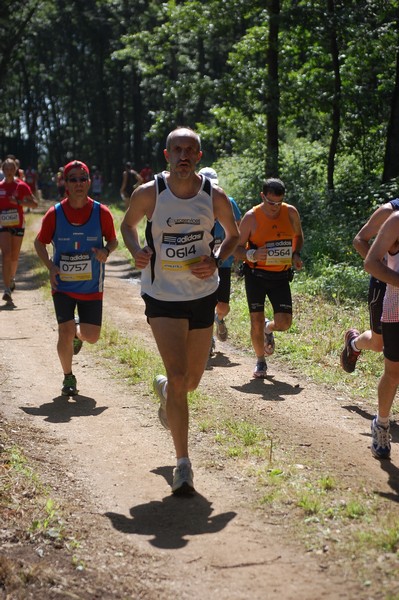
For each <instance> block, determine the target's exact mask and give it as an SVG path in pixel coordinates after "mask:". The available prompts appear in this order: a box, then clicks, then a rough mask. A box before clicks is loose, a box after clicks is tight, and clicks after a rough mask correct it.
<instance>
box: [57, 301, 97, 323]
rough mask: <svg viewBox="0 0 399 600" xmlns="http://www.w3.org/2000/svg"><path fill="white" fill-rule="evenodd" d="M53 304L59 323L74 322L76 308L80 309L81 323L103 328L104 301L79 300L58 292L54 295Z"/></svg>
mask: <svg viewBox="0 0 399 600" xmlns="http://www.w3.org/2000/svg"><path fill="white" fill-rule="evenodd" d="M53 302H54V308H55V314H56V317H57V323H67V322H68V321H73V320H74V314H75V308H76V307H77V309H78V315H79V321H80V322H81V323H87V324H88V325H98V326H100V327H101V323H102V316H103V301H102V300H77V299H76V298H72V297H71V296H68V294H63V293H62V292H56V293H55V294H53Z"/></svg>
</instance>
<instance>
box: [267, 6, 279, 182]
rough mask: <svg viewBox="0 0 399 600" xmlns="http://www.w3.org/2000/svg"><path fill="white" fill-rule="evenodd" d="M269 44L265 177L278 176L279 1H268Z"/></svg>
mask: <svg viewBox="0 0 399 600" xmlns="http://www.w3.org/2000/svg"><path fill="white" fill-rule="evenodd" d="M267 6H268V11H269V42H268V48H267V70H268V90H267V106H266V115H267V125H266V163H265V174H266V177H278V175H279V139H278V121H279V113H280V89H279V73H278V58H279V57H278V34H279V27H280V22H279V20H280V0H268V2H267Z"/></svg>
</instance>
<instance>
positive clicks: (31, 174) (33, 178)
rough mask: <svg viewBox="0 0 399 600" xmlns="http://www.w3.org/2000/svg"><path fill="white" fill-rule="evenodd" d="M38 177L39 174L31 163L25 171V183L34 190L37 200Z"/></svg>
mask: <svg viewBox="0 0 399 600" xmlns="http://www.w3.org/2000/svg"><path fill="white" fill-rule="evenodd" d="M38 179H39V176H38V174H37V171H36V170H35V169H33V168H32V167H31V166H30V165H29V166H28V168H27V169H26V171H25V183H27V184H28V185H29V187H30V189H31V190H32V194H33V195H34V197H35V198H36V200H38V189H37V183H38Z"/></svg>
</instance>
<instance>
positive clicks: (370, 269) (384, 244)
mask: <svg viewBox="0 0 399 600" xmlns="http://www.w3.org/2000/svg"><path fill="white" fill-rule="evenodd" d="M398 228H399V213H393V214H392V215H391V216H390V217H389V219H387V220H386V221H385V223H384V224H383V225H382V227H381V228H380V230H379V232H378V235H377V237H376V238H375V241H374V242H373V244H372V246H371V248H370V250H369V251H368V254H367V256H366V258H365V261H364V268H365V270H366V271H367V273H370V275H373V276H374V277H376V278H377V279H379V280H381V281H385V282H386V283H389V284H391V285H394V286H395V287H399V273H398V272H396V271H394V270H393V269H391V268H390V267H388V266H387V264H386V263H385V255H386V254H387V253H388V252H389V251H392V250H393V251H394V252H397V250H398V248H397V247H398Z"/></svg>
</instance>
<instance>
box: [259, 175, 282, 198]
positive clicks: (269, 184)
mask: <svg viewBox="0 0 399 600" xmlns="http://www.w3.org/2000/svg"><path fill="white" fill-rule="evenodd" d="M262 191H263V193H264V194H265V195H266V194H268V193H269V192H271V193H272V194H274V195H275V196H284V194H285V185H284V183H283V182H282V181H281V179H277V178H276V177H270V178H269V179H265V180H264V182H263V190H262Z"/></svg>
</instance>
